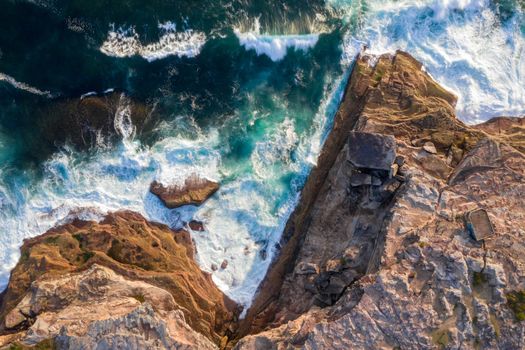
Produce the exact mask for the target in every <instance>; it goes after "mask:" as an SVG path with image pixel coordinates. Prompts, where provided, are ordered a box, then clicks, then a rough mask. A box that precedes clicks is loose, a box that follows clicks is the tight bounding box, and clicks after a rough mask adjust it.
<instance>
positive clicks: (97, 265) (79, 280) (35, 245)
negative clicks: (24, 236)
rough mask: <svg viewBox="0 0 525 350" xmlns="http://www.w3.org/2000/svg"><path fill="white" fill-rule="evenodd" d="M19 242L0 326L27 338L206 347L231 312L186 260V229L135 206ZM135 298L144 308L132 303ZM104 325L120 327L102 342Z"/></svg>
mask: <svg viewBox="0 0 525 350" xmlns="http://www.w3.org/2000/svg"><path fill="white" fill-rule="evenodd" d="M21 250H22V257H21V259H20V262H19V263H18V265H17V266H16V267H15V269H14V270H13V272H12V274H11V279H10V281H9V286H8V288H7V290H6V292H5V294H4V295H3V297H2V304H1V308H0V320H2V325H1V326H2V330H3V331H4V332H9V331H11V332H14V331H18V332H21V333H20V334H19V338H20V339H22V340H23V341H24V342H25V343H26V344H35V343H38V342H40V341H42V340H45V339H49V338H54V337H56V336H57V335H58V334H59V333H60V336H61V338H60V339H61V340H60V341H61V342H62V344H76V343H77V342H80V343H82V342H84V343H86V344H89V342H90V341H91V342H93V341H95V342H97V341H98V340H100V341H105V342H108V344H111V341H115V342H117V343H118V342H124V341H125V340H124V339H128V340H129V341H130V342H131V343H130V344H132V345H133V344H134V345H133V346H134V347H135V348H141V345H140V344H149V343H148V342H153V343H152V344H154V343H156V342H159V344H160V343H162V344H165V345H166V344H172V343H173V344H178V343H180V344H186V345H188V346H192V344H193V346H197V345H198V344H204V345H202V348H210V347H212V346H215V345H214V344H218V343H219V342H220V341H221V339H222V337H223V336H224V335H225V334H227V333H228V332H230V330H228V327H230V326H231V325H232V323H233V321H234V319H235V317H236V312H237V311H236V310H235V307H236V306H235V304H234V303H233V302H232V301H230V300H229V299H227V298H226V297H225V296H224V295H223V294H222V293H221V292H220V291H219V290H218V289H217V287H216V286H215V285H214V283H213V282H212V280H211V277H210V275H208V274H206V273H204V272H202V271H201V270H200V269H199V267H198V266H197V264H196V263H195V262H194V261H193V247H192V244H191V238H189V236H188V234H187V233H186V232H184V231H181V230H179V231H178V232H176V233H175V232H173V231H171V230H170V229H169V228H168V227H167V226H164V225H160V224H155V223H149V222H147V221H146V220H145V219H144V218H142V217H141V216H140V215H138V214H135V213H131V212H119V213H115V214H110V215H108V216H107V217H106V218H105V219H104V220H103V221H102V222H100V223H96V222H86V221H79V220H77V221H74V222H72V223H70V224H67V225H64V226H60V227H57V228H54V229H52V230H50V231H48V232H47V233H45V234H44V235H42V236H39V237H36V238H33V239H30V240H27V241H25V242H24V245H23V246H22V248H21ZM142 304H149V305H151V306H152V308H151V307H148V308H146V309H142V311H135V310H136V309H137V308H138V307H140V306H141V305H142ZM143 313H146V314H147V317H145V318H141V317H140V315H141V314H143ZM110 319H111V320H110ZM134 324H135V325H137V327H139V326H140V327H143V330H144V332H143V331H142V330H141V329H140V327H139V328H138V329H137V328H136V327H134V326H133V325H134ZM126 327H128V328H129V329H132V330H133V331H132V332H131V333H126V331H125V329H128V328H126ZM190 327H191V329H193V330H194V331H193V333H191V332H187V331H186V330H188V329H190ZM111 329H115V330H116V331H117V330H122V332H121V333H119V334H120V335H121V336H122V337H123V338H122V340H118V339H117V338H115V339H113V340H110V338H111V337H110V336H109V333H107V332H110V330H111ZM119 332H120V331H119ZM86 337H88V338H89V339H88V338H86ZM172 338H173V339H172ZM101 339H104V340H101ZM141 342H144V343H141ZM163 342H164V343H163ZM117 343H115V344H117ZM71 346H72V348H78V347H76V346H74V345H71ZM130 346H131V345H130ZM170 346H171V345H170ZM170 346H168V348H170ZM87 348H90V347H89V346H88V347H87ZM108 348H115V347H111V346H109V345H108ZM117 348H118V347H117ZM171 348H177V347H176V346H174V345H173V346H171ZM199 348H200V345H199Z"/></svg>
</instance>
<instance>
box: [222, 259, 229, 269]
mask: <svg viewBox="0 0 525 350" xmlns="http://www.w3.org/2000/svg"><path fill="white" fill-rule="evenodd" d="M227 267H228V260H226V259H224V260H223V261H222V263H221V269H223V270H224V269H225V268H227Z"/></svg>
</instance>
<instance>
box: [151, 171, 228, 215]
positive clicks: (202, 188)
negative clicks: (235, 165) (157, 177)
mask: <svg viewBox="0 0 525 350" xmlns="http://www.w3.org/2000/svg"><path fill="white" fill-rule="evenodd" d="M218 189H219V184H218V183H217V182H215V181H211V180H208V179H204V178H201V177H199V176H198V175H196V174H193V175H191V176H190V177H188V178H187V179H186V180H185V181H184V185H168V186H165V185H163V184H162V183H160V182H157V181H153V183H152V184H151V186H150V192H151V193H153V194H155V195H156V196H157V197H159V198H160V200H161V201H162V202H163V203H164V205H165V206H166V207H168V208H171V209H173V208H178V207H181V206H183V205H201V204H202V203H204V201H206V200H207V199H208V198H210V197H211V196H212V195H213V194H214V193H215V192H217V190H218Z"/></svg>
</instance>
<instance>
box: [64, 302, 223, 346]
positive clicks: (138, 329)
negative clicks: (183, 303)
mask: <svg viewBox="0 0 525 350" xmlns="http://www.w3.org/2000/svg"><path fill="white" fill-rule="evenodd" d="M55 343H56V345H57V347H58V348H60V349H72V350H73V349H124V348H125V349H132V350H141V349H181V350H190V349H203V350H212V349H218V348H217V346H216V345H215V344H213V343H212V342H210V340H209V339H207V338H206V337H204V336H203V335H202V334H199V333H197V332H195V331H194V330H193V329H192V328H191V327H190V326H188V324H187V323H186V321H185V318H184V313H183V312H182V311H180V310H177V311H170V312H167V313H158V312H156V311H155V310H154V309H153V308H152V307H151V305H150V304H144V305H141V306H139V307H138V308H136V309H134V310H133V311H132V312H130V313H129V314H127V315H125V316H121V317H113V318H110V319H107V320H104V321H96V322H93V323H91V324H90V325H89V328H88V330H87V332H86V333H85V334H84V335H74V334H68V332H67V331H66V330H65V329H63V330H62V331H61V332H60V335H59V336H58V337H57V338H56V340H55Z"/></svg>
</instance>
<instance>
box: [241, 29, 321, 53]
mask: <svg viewBox="0 0 525 350" xmlns="http://www.w3.org/2000/svg"><path fill="white" fill-rule="evenodd" d="M235 35H236V36H237V38H238V39H239V42H240V44H241V45H242V46H244V48H245V49H246V50H255V52H256V53H257V55H259V56H260V55H266V56H268V57H269V58H270V59H271V60H272V61H274V62H276V61H280V60H282V59H283V58H284V57H285V56H286V53H287V51H288V49H289V48H291V49H294V50H300V51H308V50H309V49H311V48H312V47H314V46H315V45H316V44H317V41H318V40H319V34H293V35H270V34H262V33H261V29H260V24H259V20H258V19H255V24H254V26H253V29H252V30H250V31H247V32H242V31H240V30H239V29H235Z"/></svg>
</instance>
